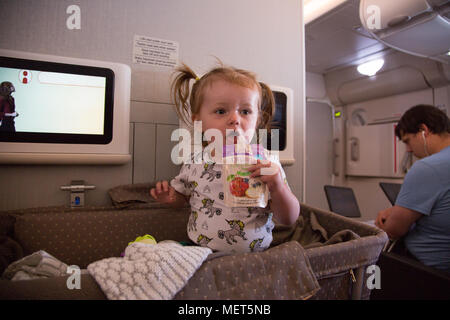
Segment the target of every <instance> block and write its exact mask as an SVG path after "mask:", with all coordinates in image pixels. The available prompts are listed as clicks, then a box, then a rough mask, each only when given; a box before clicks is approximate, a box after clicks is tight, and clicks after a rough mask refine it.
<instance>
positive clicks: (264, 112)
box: [258, 82, 275, 131]
mask: <svg viewBox="0 0 450 320" xmlns="http://www.w3.org/2000/svg"><path fill="white" fill-rule="evenodd" d="M259 85H260V86H261V117H260V121H259V125H258V129H267V130H268V131H269V130H270V123H271V122H272V118H273V115H274V114H275V98H274V96H273V92H272V90H271V89H270V88H269V86H268V85H267V84H265V83H263V82H260V83H259Z"/></svg>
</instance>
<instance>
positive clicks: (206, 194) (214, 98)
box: [150, 65, 300, 252]
mask: <svg viewBox="0 0 450 320" xmlns="http://www.w3.org/2000/svg"><path fill="white" fill-rule="evenodd" d="M177 71H178V75H177V77H176V78H175V80H174V82H173V85H172V94H173V98H174V102H175V105H176V110H177V113H178V115H179V116H180V118H181V119H182V120H183V121H184V122H185V123H187V124H189V122H190V121H189V120H192V121H200V124H201V128H202V132H206V131H207V130H208V129H215V130H218V131H216V132H220V133H222V136H221V137H222V139H223V145H226V144H227V142H228V144H229V143H230V139H229V138H230V135H229V133H230V132H231V133H233V135H232V136H233V137H234V141H233V142H234V143H236V139H237V137H236V136H239V138H240V139H245V141H246V143H248V144H249V143H250V141H251V140H252V138H253V135H254V134H255V133H256V130H257V129H262V128H268V126H269V123H270V120H271V117H272V113H273V110H274V98H273V94H272V92H271V90H270V89H269V87H268V86H267V85H265V84H263V83H260V82H258V81H257V80H256V77H255V75H254V74H253V73H251V72H249V71H246V70H241V69H236V68H232V67H224V66H221V67H218V68H215V69H213V70H211V71H210V72H208V73H207V74H205V75H204V76H203V77H201V78H199V77H197V75H196V74H195V73H194V72H193V71H192V70H191V69H190V68H189V67H187V66H186V65H183V66H182V67H180V68H178V69H177ZM191 80H193V81H194V83H193V85H192V87H190V81H191ZM227 134H228V136H227ZM214 139H215V137H213V138H212V139H211V141H209V142H207V143H206V144H208V143H212V142H213V141H214ZM233 142H231V143H233ZM265 154H266V155H267V157H266V159H269V158H270V157H269V156H268V153H267V152H266V153H265ZM196 156H197V155H195V154H193V155H192V158H191V159H192V160H193V161H192V162H191V163H184V164H183V165H182V167H181V171H180V173H179V175H178V176H176V177H175V178H174V179H172V180H171V181H170V184H169V183H168V181H158V182H157V183H156V185H155V188H152V189H151V190H150V194H151V196H152V197H153V198H154V199H155V200H157V201H159V202H161V203H166V204H171V205H172V206H174V207H177V206H178V207H180V206H184V205H185V204H186V202H188V203H189V204H190V207H191V214H190V217H189V222H188V226H187V231H188V236H189V238H190V239H191V240H192V241H193V242H195V243H196V244H198V245H201V246H207V247H209V248H211V249H212V250H216V251H231V252H251V251H262V250H264V249H267V248H268V247H269V245H270V243H271V241H272V229H273V227H274V224H273V222H272V216H273V217H274V218H275V220H276V221H277V222H279V223H281V224H286V225H290V224H293V223H294V222H295V221H296V220H297V218H298V215H299V212H300V205H299V202H298V200H297V198H296V197H295V196H294V195H293V194H292V192H291V191H290V189H289V187H288V185H287V182H286V178H285V177H286V176H285V173H284V171H283V169H282V167H281V165H280V163H279V161H278V159H271V160H272V161H260V160H257V161H254V163H253V164H249V166H248V168H247V170H248V172H250V173H251V174H250V176H249V178H257V179H259V180H260V181H261V182H262V183H265V184H266V186H267V188H268V191H269V201H268V205H267V206H266V207H265V208H259V207H229V206H227V205H225V202H224V183H223V180H222V179H223V177H222V174H223V167H224V164H222V163H221V162H204V163H202V164H198V162H195V161H194V158H195V157H196ZM267 172H269V173H267ZM169 227H170V226H169Z"/></svg>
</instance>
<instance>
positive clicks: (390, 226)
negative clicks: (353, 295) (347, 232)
mask: <svg viewBox="0 0 450 320" xmlns="http://www.w3.org/2000/svg"><path fill="white" fill-rule="evenodd" d="M395 134H396V135H397V137H399V139H401V140H402V141H403V142H404V143H405V144H406V146H407V151H408V152H413V153H414V155H415V156H416V157H418V158H419V159H421V160H419V161H416V162H415V163H414V165H413V166H412V167H411V169H410V170H409V171H408V173H407V174H406V176H405V179H404V181H403V185H402V188H401V190H400V193H399V195H398V197H397V200H396V202H395V205H394V206H393V207H392V208H389V209H386V210H382V211H380V212H379V213H378V216H377V219H376V221H375V224H376V225H377V226H378V227H380V228H381V229H383V230H384V231H386V233H387V234H388V235H389V237H390V238H391V239H398V238H400V237H403V236H405V237H404V244H405V246H406V249H407V250H408V252H409V253H410V254H412V255H413V256H414V257H415V258H417V259H418V260H419V261H421V262H422V263H423V264H425V265H428V266H431V267H434V268H436V269H441V270H445V271H448V272H450V120H449V118H448V117H447V115H446V114H445V113H444V112H442V111H441V110H439V109H438V108H436V107H433V106H430V105H417V106H415V107H412V108H411V109H409V110H408V111H406V112H405V114H404V115H403V116H402V118H401V119H400V121H399V122H398V124H397V127H396V129H395Z"/></svg>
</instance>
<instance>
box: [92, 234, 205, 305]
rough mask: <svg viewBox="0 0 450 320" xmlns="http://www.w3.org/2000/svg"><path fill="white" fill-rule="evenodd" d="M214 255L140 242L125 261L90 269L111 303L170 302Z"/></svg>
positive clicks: (95, 264) (174, 245) (102, 262)
mask: <svg viewBox="0 0 450 320" xmlns="http://www.w3.org/2000/svg"><path fill="white" fill-rule="evenodd" d="M211 252H212V251H211V249H209V248H204V247H197V246H182V245H181V244H179V243H177V242H175V241H171V240H166V241H162V242H159V243H158V244H145V243H140V242H136V243H132V244H131V245H129V246H128V247H127V248H126V249H125V256H124V257H123V258H106V259H103V260H99V261H96V262H93V263H91V264H90V265H88V267H87V269H88V271H89V273H90V274H91V275H92V276H93V277H94V278H95V280H96V281H97V283H98V284H99V285H100V287H101V289H102V290H103V292H104V293H105V294H106V296H107V297H108V299H110V300H144V299H151V300H168V299H172V298H173V297H174V296H175V294H177V292H178V291H179V290H181V289H182V288H183V287H184V286H185V285H186V283H187V282H188V280H189V279H190V278H191V277H192V275H193V274H194V272H195V271H196V270H197V269H198V268H199V267H200V265H201V264H202V263H203V261H204V260H205V259H206V257H207V256H208V255H209V254H210V253H211Z"/></svg>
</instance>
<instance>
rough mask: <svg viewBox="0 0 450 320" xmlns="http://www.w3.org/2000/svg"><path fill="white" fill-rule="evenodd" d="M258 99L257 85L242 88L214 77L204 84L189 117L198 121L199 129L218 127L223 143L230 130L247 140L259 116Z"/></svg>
mask: <svg viewBox="0 0 450 320" xmlns="http://www.w3.org/2000/svg"><path fill="white" fill-rule="evenodd" d="M258 101H259V92H258V90H257V88H252V89H251V88H246V87H242V86H239V85H236V84H233V83H230V82H228V81H225V80H222V79H217V80H215V81H213V82H212V83H211V85H210V86H206V87H205V92H204V93H203V103H202V105H201V106H200V110H199V112H198V113H197V114H194V115H193V116H192V119H193V120H194V121H202V131H203V132H205V131H206V130H208V129H218V130H220V132H221V133H222V137H223V144H226V143H227V133H230V132H231V130H232V131H234V132H235V133H238V134H239V135H240V136H244V137H245V139H246V141H247V142H250V141H251V139H252V137H253V135H254V133H255V130H256V126H257V124H258V119H259V108H258ZM227 129H228V132H227ZM233 140H234V142H236V140H235V139H233V138H232V139H231V143H233ZM228 143H230V140H228Z"/></svg>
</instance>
